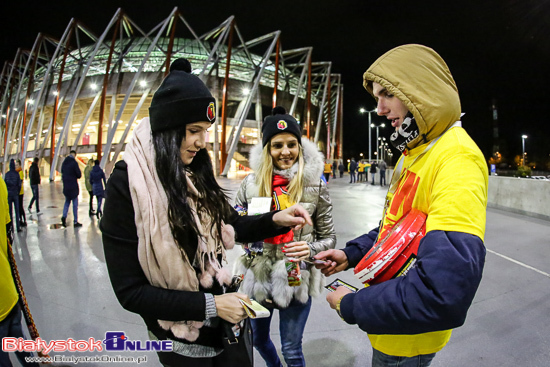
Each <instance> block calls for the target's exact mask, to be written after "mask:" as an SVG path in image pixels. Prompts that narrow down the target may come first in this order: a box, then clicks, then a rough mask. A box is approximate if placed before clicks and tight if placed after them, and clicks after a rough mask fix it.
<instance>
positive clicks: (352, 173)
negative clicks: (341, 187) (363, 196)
mask: <svg viewBox="0 0 550 367" xmlns="http://www.w3.org/2000/svg"><path fill="white" fill-rule="evenodd" d="M348 170H349V183H355V180H356V174H357V162H355V159H353V158H352V159H351V161H350V162H349V167H348Z"/></svg>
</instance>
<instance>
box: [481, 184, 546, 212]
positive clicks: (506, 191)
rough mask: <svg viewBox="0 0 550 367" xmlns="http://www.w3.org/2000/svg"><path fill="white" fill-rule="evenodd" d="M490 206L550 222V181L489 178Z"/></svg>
mask: <svg viewBox="0 0 550 367" xmlns="http://www.w3.org/2000/svg"><path fill="white" fill-rule="evenodd" d="M488 206H489V207H492V208H498V209H503V210H506V211H511V212H514V213H519V214H523V215H528V216H531V217H535V218H540V219H544V220H550V181H543V180H533V179H527V178H516V177H499V176H489V200H488Z"/></svg>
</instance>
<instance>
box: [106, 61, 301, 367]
mask: <svg viewBox="0 0 550 367" xmlns="http://www.w3.org/2000/svg"><path fill="white" fill-rule="evenodd" d="M215 110H216V108H215V100H214V98H213V97H212V95H211V94H210V91H209V90H208V89H207V88H206V86H205V85H204V83H203V82H202V81H201V80H200V79H199V78H198V77H196V76H194V75H192V74H191V66H190V64H189V62H188V61H187V60H185V59H178V60H176V61H175V62H174V63H173V64H172V66H171V68H170V74H169V75H168V76H167V77H166V78H165V79H164V81H163V82H162V84H161V86H160V87H159V89H158V90H157V91H156V92H155V94H154V96H153V99H152V102H151V107H150V108H149V116H150V117H149V118H144V119H143V120H142V121H141V123H140V124H139V125H138V126H137V127H136V128H135V129H134V132H133V137H132V139H131V141H130V142H129V143H128V145H127V147H126V151H125V154H124V161H120V162H118V163H117V164H116V165H115V169H114V170H113V172H112V174H111V176H110V178H109V181H108V183H107V199H106V201H105V207H104V216H103V218H102V221H101V225H100V228H101V231H102V232H103V245H104V250H105V259H106V263H107V267H108V270H109V276H110V279H111V283H112V285H113V288H114V291H115V294H116V296H117V298H118V300H119V301H120V303H121V304H122V306H123V307H124V308H126V309H127V310H129V311H132V312H136V313H138V314H139V315H140V316H141V317H142V318H143V319H144V321H145V323H146V325H147V328H148V330H149V336H150V338H151V339H157V340H171V341H172V344H173V349H172V352H159V353H158V355H159V359H160V362H161V363H162V364H163V365H164V366H201V367H203V366H207V367H208V366H226V365H228V363H229V361H228V360H227V358H225V353H224V350H223V346H222V338H223V329H222V325H221V320H220V319H223V320H226V321H228V322H230V323H237V322H239V321H241V320H243V319H244V318H245V317H246V313H245V311H244V309H243V307H242V305H241V303H240V300H241V299H243V300H246V301H249V299H248V297H247V296H246V295H244V294H241V293H226V294H224V290H225V287H226V286H227V285H228V284H229V282H230V280H231V275H230V272H229V271H227V270H226V269H225V268H223V267H222V261H224V260H225V253H226V248H231V247H232V246H233V245H234V243H235V236H237V237H238V238H239V241H243V242H251V241H257V240H259V239H263V238H265V237H270V236H274V235H278V234H281V233H284V232H287V231H288V230H289V227H294V228H301V227H303V225H305V223H306V222H307V223H311V218H310V217H309V215H308V213H307V211H306V210H305V209H304V208H302V207H300V206H293V207H291V208H289V209H287V210H283V211H278V212H275V213H268V214H265V215H262V216H253V217H252V216H251V217H246V216H243V217H240V216H239V215H238V214H237V213H236V212H235V211H234V210H233V208H232V207H231V206H230V204H229V203H228V201H227V196H226V194H225V192H224V191H223V190H222V189H221V188H220V186H219V185H218V183H217V182H216V179H215V177H214V175H213V168H212V163H211V161H210V156H209V155H208V153H207V151H206V149H205V148H206V141H205V138H206V134H207V129H209V128H210V126H211V124H212V122H213V121H214V119H215V114H214V112H215ZM235 233H236V235H235Z"/></svg>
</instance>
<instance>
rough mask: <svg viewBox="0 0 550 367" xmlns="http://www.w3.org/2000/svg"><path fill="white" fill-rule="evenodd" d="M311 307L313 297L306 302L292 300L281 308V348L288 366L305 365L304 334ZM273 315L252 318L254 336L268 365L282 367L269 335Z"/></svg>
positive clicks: (259, 350)
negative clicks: (303, 351) (285, 306)
mask: <svg viewBox="0 0 550 367" xmlns="http://www.w3.org/2000/svg"><path fill="white" fill-rule="evenodd" d="M310 309H311V297H309V299H308V301H307V302H306V303H300V302H298V301H296V300H292V302H290V305H289V306H288V307H287V308H281V309H279V332H280V334H281V349H282V352H283V357H284V358H285V362H286V364H287V366H288V367H296V366H305V365H306V361H305V359H304V353H302V336H303V334H304V329H305V327H306V321H307V318H308V316H309V310H310ZM270 311H271V315H270V316H269V317H266V318H261V319H252V320H250V321H251V324H252V336H253V342H254V347H255V348H256V349H257V350H258V352H259V353H260V355H261V356H262V358H263V359H264V360H265V363H266V365H267V366H268V367H282V364H281V361H280V360H279V356H278V355H277V349H275V346H274V345H273V342H272V341H271V338H270V337H269V328H270V324H271V318H272V316H273V311H274V310H273V309H271V310H270Z"/></svg>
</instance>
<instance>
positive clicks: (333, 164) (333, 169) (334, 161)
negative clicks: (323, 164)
mask: <svg viewBox="0 0 550 367" xmlns="http://www.w3.org/2000/svg"><path fill="white" fill-rule="evenodd" d="M336 171H338V163H337V161H336V159H335V160H333V161H332V178H336Z"/></svg>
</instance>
